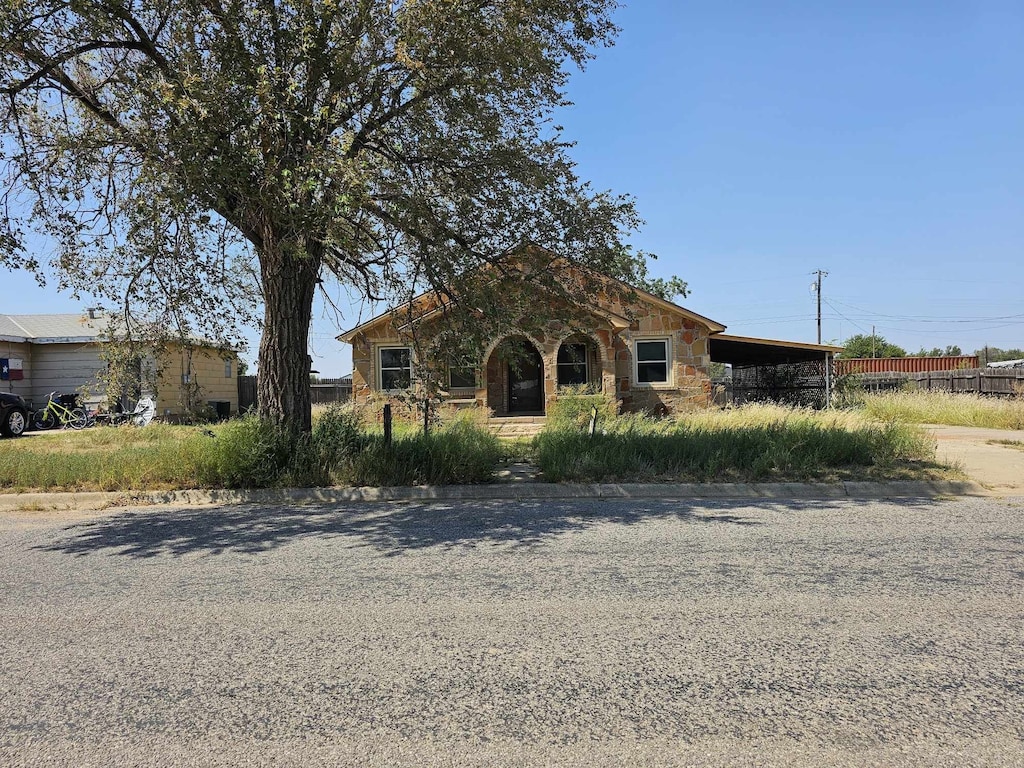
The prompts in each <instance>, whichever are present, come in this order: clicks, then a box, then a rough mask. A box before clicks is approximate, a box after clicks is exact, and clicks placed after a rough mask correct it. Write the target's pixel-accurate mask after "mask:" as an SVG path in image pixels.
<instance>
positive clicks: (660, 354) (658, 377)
mask: <svg viewBox="0 0 1024 768" xmlns="http://www.w3.org/2000/svg"><path fill="white" fill-rule="evenodd" d="M633 360H634V366H635V370H636V383H637V384H668V382H669V370H670V368H669V349H668V339H637V340H636V342H634V347H633Z"/></svg>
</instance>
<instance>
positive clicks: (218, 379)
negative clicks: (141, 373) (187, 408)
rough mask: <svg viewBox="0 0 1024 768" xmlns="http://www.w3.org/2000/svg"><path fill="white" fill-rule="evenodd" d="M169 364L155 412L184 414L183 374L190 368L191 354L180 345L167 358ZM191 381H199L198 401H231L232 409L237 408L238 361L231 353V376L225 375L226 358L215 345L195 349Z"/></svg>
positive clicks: (233, 410) (160, 387)
mask: <svg viewBox="0 0 1024 768" xmlns="http://www.w3.org/2000/svg"><path fill="white" fill-rule="evenodd" d="M164 361H165V363H166V366H165V368H164V370H163V373H162V375H161V377H160V380H159V383H158V385H157V398H156V412H157V414H158V415H161V416H163V415H181V413H182V412H183V411H184V402H183V401H184V396H183V391H182V376H183V375H184V374H185V373H186V372H187V371H188V370H189V360H188V354H187V353H186V352H185V351H184V350H181V349H174V350H172V351H169V352H168V353H167V355H166V357H165V358H164ZM191 375H192V381H193V382H195V383H196V384H198V385H199V388H200V394H199V398H198V402H199V403H201V404H203V405H205V404H206V403H208V402H210V401H217V400H220V401H224V400H226V401H228V402H229V403H231V412H232V413H237V412H238V361H237V359H235V358H234V357H233V356H232V359H231V376H230V377H226V376H225V375H224V358H223V356H222V354H221V353H220V352H219V351H217V350H214V349H196V350H193V352H192V361H191Z"/></svg>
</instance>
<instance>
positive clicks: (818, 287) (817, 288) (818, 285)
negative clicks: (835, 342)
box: [811, 269, 828, 344]
mask: <svg viewBox="0 0 1024 768" xmlns="http://www.w3.org/2000/svg"><path fill="white" fill-rule="evenodd" d="M811 274H812V275H817V276H818V280H817V282H816V283H815V285H814V292H815V293H817V294H818V343H819V344H821V278H823V277H828V272H826V271H825V270H823V269H816V270H814V271H813V272H811Z"/></svg>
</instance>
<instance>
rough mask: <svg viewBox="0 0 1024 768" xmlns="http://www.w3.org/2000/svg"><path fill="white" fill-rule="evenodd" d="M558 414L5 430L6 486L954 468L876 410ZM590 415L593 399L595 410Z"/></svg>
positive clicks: (150, 486) (351, 414)
mask: <svg viewBox="0 0 1024 768" xmlns="http://www.w3.org/2000/svg"><path fill="white" fill-rule="evenodd" d="M575 412H576V415H571V414H570V415H567V418H564V419H553V420H551V422H549V425H548V428H547V429H546V430H545V431H544V432H543V433H542V434H541V435H540V436H539V437H538V438H536V439H535V440H534V441H528V440H519V441H514V442H503V441H500V440H498V439H497V438H496V437H495V436H494V435H492V434H490V433H489V432H487V431H486V429H484V428H483V427H482V426H481V424H480V420H479V418H478V414H473V413H465V414H455V415H453V416H452V417H451V418H450V420H449V421H448V423H447V424H445V425H442V426H438V427H436V428H434V429H432V431H431V433H430V434H429V435H426V436H424V435H423V434H422V430H421V429H420V428H418V427H416V426H415V425H412V424H407V423H402V422H396V423H395V431H394V436H393V440H392V443H391V445H390V446H385V445H384V438H383V434H382V432H381V429H380V427H379V425H375V424H370V425H367V424H365V423H364V422H363V421H362V420H361V417H360V414H359V413H357V412H355V411H352V410H348V409H345V408H331V409H327V410H324V411H319V412H318V413H317V414H316V418H315V422H314V430H313V433H312V435H309V436H305V437H302V438H299V439H296V438H295V437H294V436H292V435H291V434H289V433H287V432H284V431H282V430H279V429H277V428H275V427H273V426H272V425H269V424H265V423H261V422H259V421H258V420H256V419H254V418H245V419H237V420H234V421H231V422H227V423H225V424H220V425H216V426H213V427H211V428H209V429H207V428H203V427H180V426H168V425H161V424H153V425H150V426H148V427H145V428H141V429H137V428H134V427H124V428H116V429H113V428H96V429H89V430H85V431H82V432H54V433H45V434H41V435H37V436H32V437H27V438H21V439H18V440H3V441H0V488H3V489H6V490H30V489H43V490H109V491H137V490H154V489H167V488H197V487H203V488H259V487H287V486H324V485H419V484H448V483H479V482H488V481H490V480H491V478H492V477H493V473H494V471H495V469H496V467H497V466H498V464H499V462H501V461H503V460H504V461H510V460H511V461H522V460H533V461H536V462H537V463H538V464H539V465H540V468H541V470H542V472H543V477H544V478H545V479H546V480H548V481H552V482H557V481H629V480H691V481H758V480H829V479H839V478H878V479H889V478H924V477H936V476H943V475H944V473H948V468H942V467H941V466H939V465H937V464H936V463H935V462H934V442H933V441H932V440H931V439H930V438H929V437H928V436H927V435H926V434H925V433H924V432H923V431H922V430H920V429H918V428H916V427H914V426H912V425H908V424H904V423H900V422H895V421H892V422H879V421H877V420H874V419H871V418H869V417H868V416H867V415H866V414H865V413H864V412H863V411H839V412H835V411H833V412H827V413H821V412H815V411H809V410H802V409H793V408H785V407H780V406H748V407H744V408H738V409H734V410H729V411H705V412H695V413H690V414H687V415H685V416H683V417H681V418H679V419H678V420H657V419H651V418H646V417H642V416H622V417H612V416H611V415H610V414H607V413H606V414H605V415H606V416H607V418H606V419H605V420H603V421H601V422H600V427H601V430H602V432H603V433H602V434H597V435H595V436H594V437H593V438H591V437H589V436H587V435H586V434H584V427H585V425H583V421H584V419H582V416H583V415H584V413H585V411H584V409H583V408H576V409H575ZM586 416H587V420H589V408H588V409H586Z"/></svg>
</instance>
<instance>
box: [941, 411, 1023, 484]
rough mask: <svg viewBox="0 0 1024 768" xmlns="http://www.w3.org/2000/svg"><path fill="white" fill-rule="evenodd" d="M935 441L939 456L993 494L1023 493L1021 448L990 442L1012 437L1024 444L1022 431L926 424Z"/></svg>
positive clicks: (1011, 438)
mask: <svg viewBox="0 0 1024 768" xmlns="http://www.w3.org/2000/svg"><path fill="white" fill-rule="evenodd" d="M924 426H925V428H926V429H927V430H928V431H929V432H931V433H932V435H934V436H935V439H936V440H937V441H938V444H939V446H938V458H939V460H940V461H944V462H946V463H949V464H957V465H959V466H960V467H962V468H963V470H964V472H966V473H967V475H968V476H969V477H970V478H971V479H972V480H974V481H976V482H978V483H980V484H981V485H983V486H984V487H985V488H986V489H987V490H988V491H990V492H991V493H993V494H995V495H1000V496H1002V495H1006V496H1014V495H1021V494H1024V450H1021V449H1019V448H1013V447H1010V446H1006V445H998V444H993V441H997V440H1011V441H1014V442H1017V443H1021V445H1022V447H1024V430H1012V429H985V428H982V427H949V426H945V425H940V424H925V425H924Z"/></svg>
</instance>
